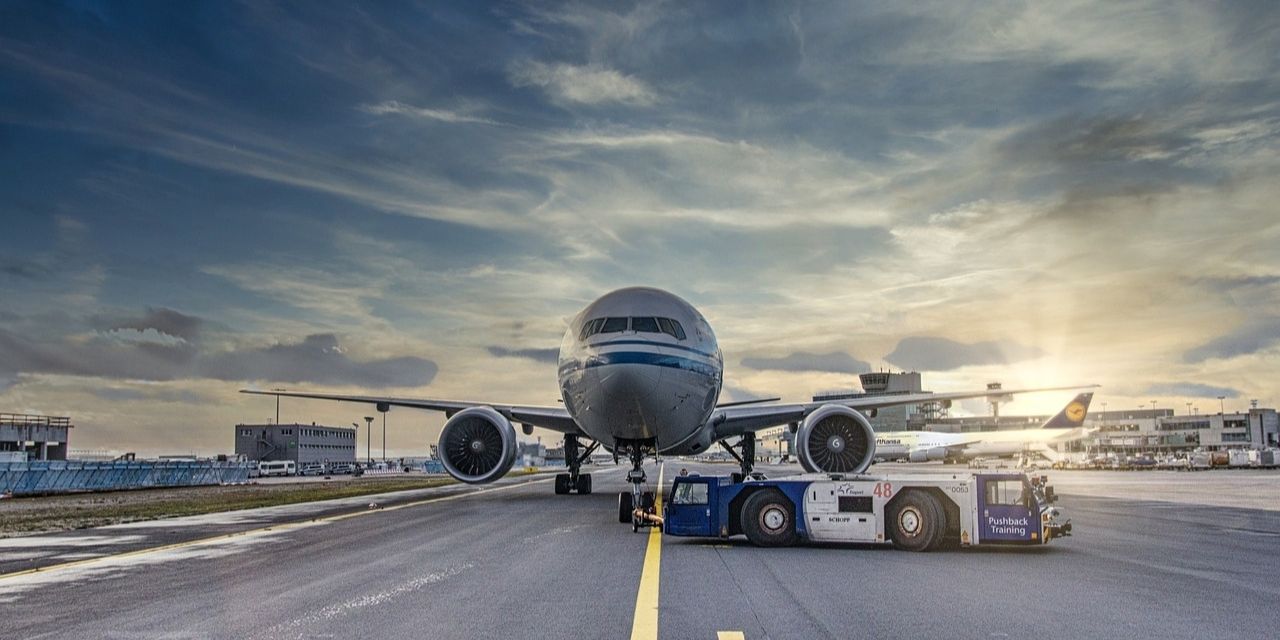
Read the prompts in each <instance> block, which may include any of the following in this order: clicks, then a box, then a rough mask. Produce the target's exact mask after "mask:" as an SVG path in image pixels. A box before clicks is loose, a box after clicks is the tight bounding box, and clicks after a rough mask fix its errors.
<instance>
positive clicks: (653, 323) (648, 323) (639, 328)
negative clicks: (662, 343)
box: [631, 318, 658, 333]
mask: <svg viewBox="0 0 1280 640" xmlns="http://www.w3.org/2000/svg"><path fill="white" fill-rule="evenodd" d="M631 330H632V331H635V332H636V333H658V320H657V319H656V318H632V319H631Z"/></svg>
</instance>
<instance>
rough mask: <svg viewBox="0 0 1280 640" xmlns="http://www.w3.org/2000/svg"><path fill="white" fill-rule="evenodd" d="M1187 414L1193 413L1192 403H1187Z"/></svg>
mask: <svg viewBox="0 0 1280 640" xmlns="http://www.w3.org/2000/svg"><path fill="white" fill-rule="evenodd" d="M1187 415H1191V403H1190V402H1188V403H1187Z"/></svg>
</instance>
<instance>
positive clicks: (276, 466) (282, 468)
mask: <svg viewBox="0 0 1280 640" xmlns="http://www.w3.org/2000/svg"><path fill="white" fill-rule="evenodd" d="M297 472H298V465H297V463H295V462H294V461H292V460H275V461H271V462H259V463H258V475H259V476H262V477H263V478H267V477H270V476H291V475H294V474H296V473H297Z"/></svg>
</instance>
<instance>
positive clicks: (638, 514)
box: [631, 507, 662, 531]
mask: <svg viewBox="0 0 1280 640" xmlns="http://www.w3.org/2000/svg"><path fill="white" fill-rule="evenodd" d="M631 515H632V516H633V518H632V522H633V526H632V529H633V530H636V531H638V530H639V529H640V527H657V528H658V531H662V516H660V515H658V514H656V513H654V511H653V508H652V507H650V508H649V509H636V510H635V511H632V512H631Z"/></svg>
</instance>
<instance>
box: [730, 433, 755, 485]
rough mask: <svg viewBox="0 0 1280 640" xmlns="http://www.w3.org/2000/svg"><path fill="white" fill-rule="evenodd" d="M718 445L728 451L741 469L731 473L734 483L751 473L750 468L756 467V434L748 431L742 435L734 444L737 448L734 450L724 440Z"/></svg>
mask: <svg viewBox="0 0 1280 640" xmlns="http://www.w3.org/2000/svg"><path fill="white" fill-rule="evenodd" d="M720 446H722V447H724V450H725V451H728V452H729V455H731V456H733V459H734V460H737V461H738V465H739V468H741V469H742V472H741V473H735V474H733V482H734V483H735V484H736V483H739V482H742V480H743V478H746V477H748V476H750V475H751V472H752V470H753V469H755V468H756V434H754V433H748V434H746V435H743V436H742V439H741V440H739V441H738V444H737V445H735V446H736V447H737V450H734V447H733V446H730V445H728V444H727V443H725V441H724V440H721V441H720ZM762 477H763V476H762Z"/></svg>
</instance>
